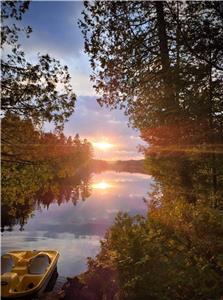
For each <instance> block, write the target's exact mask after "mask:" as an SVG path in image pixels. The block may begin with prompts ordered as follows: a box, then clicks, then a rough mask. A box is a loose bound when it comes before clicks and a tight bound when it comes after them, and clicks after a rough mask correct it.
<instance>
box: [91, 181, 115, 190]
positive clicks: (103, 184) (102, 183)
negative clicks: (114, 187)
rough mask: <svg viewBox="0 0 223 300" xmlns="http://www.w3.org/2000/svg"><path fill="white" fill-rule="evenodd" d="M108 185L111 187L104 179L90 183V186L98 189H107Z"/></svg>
mask: <svg viewBox="0 0 223 300" xmlns="http://www.w3.org/2000/svg"><path fill="white" fill-rule="evenodd" d="M110 187H111V184H109V183H108V182H105V181H100V182H97V183H93V184H92V188H93V189H98V190H107V189H108V188H110Z"/></svg>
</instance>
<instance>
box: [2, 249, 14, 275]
mask: <svg viewBox="0 0 223 300" xmlns="http://www.w3.org/2000/svg"><path fill="white" fill-rule="evenodd" d="M14 266H15V262H14V260H13V257H12V256H11V255H9V254H4V255H2V257H1V275H2V274H4V273H10V272H11V271H12V268H13V267H14Z"/></svg>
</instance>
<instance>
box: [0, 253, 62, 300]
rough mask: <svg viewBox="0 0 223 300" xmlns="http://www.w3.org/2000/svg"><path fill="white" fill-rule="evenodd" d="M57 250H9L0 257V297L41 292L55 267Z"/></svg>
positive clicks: (23, 296) (22, 296)
mask: <svg viewBox="0 0 223 300" xmlns="http://www.w3.org/2000/svg"><path fill="white" fill-rule="evenodd" d="M58 259H59V252H58V251H55V250H43V251H36V250H33V251H23V250H20V251H11V252H8V253H6V254H3V255H2V257H1V297H2V298H27V297H30V296H31V295H37V294H41V292H43V291H44V290H45V288H46V286H47V284H48V282H49V280H50V278H51V276H52V275H53V273H54V271H55V270H56V268H57V262H58Z"/></svg>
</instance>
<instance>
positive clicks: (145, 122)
mask: <svg viewBox="0 0 223 300" xmlns="http://www.w3.org/2000/svg"><path fill="white" fill-rule="evenodd" d="M80 27H81V28H82V32H83V35H84V38H85V50H86V52H87V53H88V54H89V57H90V62H91V66H92V69H93V74H92V77H91V79H92V80H93V81H94V83H95V89H96V90H97V91H98V92H99V94H100V95H101V96H100V98H99V99H98V101H99V103H100V104H101V105H103V104H105V105H108V106H111V107H112V108H117V107H119V108H123V109H125V113H126V114H127V115H129V117H130V121H131V123H132V124H133V126H135V127H137V128H139V129H140V130H141V132H142V134H143V138H144V139H145V140H146V141H148V142H149V143H150V144H151V143H152V144H158V145H159V144H160V143H161V144H162V143H167V144H168V143H169V144H170V143H173V141H174V142H175V144H177V145H178V144H180V143H181V144H183V143H184V144H196V143H197V144H199V143H204V142H205V143H206V144H208V143H210V142H212V143H217V140H218V141H219V139H221V137H222V123H223V118H222V97H221V95H222V63H223V52H222V48H223V47H222V40H223V29H222V28H223V27H222V17H221V9H220V4H219V3H218V2H201V1H190V2H186V3H180V2H177V1H175V2H171V3H169V2H163V1H150V2H148V1H137V2H135V1H128V2H121V1H116V2H88V1H87V2H85V10H84V11H83V20H82V21H80ZM210 123H211V124H212V125H211V124H210ZM163 126H164V127H165V126H166V127H167V128H168V127H170V130H169V136H170V137H169V140H168V139H165V138H163V137H162V136H160V135H159V133H158V132H154V131H153V130H154V129H155V130H156V129H157V128H162V127H163ZM173 127H175V128H177V129H178V135H177V136H174V134H172V136H171V130H172V128H173ZM185 128H186V129H187V130H185ZM202 131H203V132H206V134H205V135H204V134H203V135H202V138H201V139H200V140H199V136H200V133H201V132H202ZM173 133H174V132H173ZM213 134H214V135H215V139H214V140H213V139H212V140H211V139H210V136H213Z"/></svg>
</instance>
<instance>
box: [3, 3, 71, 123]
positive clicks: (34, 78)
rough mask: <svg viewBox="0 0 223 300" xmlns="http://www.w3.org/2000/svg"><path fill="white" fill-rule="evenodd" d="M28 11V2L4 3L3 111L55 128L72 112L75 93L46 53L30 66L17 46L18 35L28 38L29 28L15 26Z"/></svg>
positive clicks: (62, 68) (65, 72) (64, 70)
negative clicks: (49, 124) (49, 123)
mask: <svg viewBox="0 0 223 300" xmlns="http://www.w3.org/2000/svg"><path fill="white" fill-rule="evenodd" d="M28 8H29V1H23V2H21V1H3V2H2V10H1V18H2V40H1V41H2V42H1V47H2V50H3V54H4V55H3V57H2V60H1V69H2V80H1V85H2V95H1V96H2V106H1V107H2V110H3V112H5V113H6V112H11V113H14V114H16V115H18V116H22V117H25V118H30V119H31V120H32V121H33V122H34V123H35V124H42V122H44V121H53V122H54V123H55V125H56V126H57V127H58V128H62V127H63V123H64V121H66V120H67V119H68V117H69V116H70V115H71V114H72V112H73V111H74V104H75V100H76V97H75V94H74V93H73V91H72V86H71V83H70V80H71V77H70V75H69V72H68V67H67V66H62V65H61V64H60V62H59V61H58V60H56V59H54V58H51V57H50V56H49V55H48V54H44V55H41V54H38V57H37V60H36V63H35V64H34V63H30V62H28V60H27V59H26V56H25V53H24V51H23V50H22V46H21V44H20V42H19V41H20V38H21V34H22V33H25V34H26V35H27V37H29V35H30V33H31V31H32V29H31V28H30V27H29V26H28V27H27V28H21V27H19V25H18V24H17V23H19V21H20V20H21V19H22V16H23V14H24V13H25V11H26V10H27V9H28Z"/></svg>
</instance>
